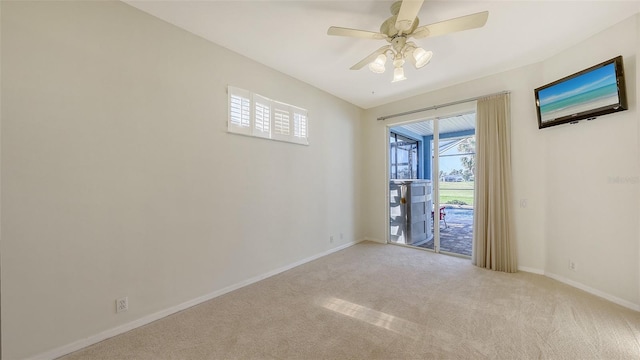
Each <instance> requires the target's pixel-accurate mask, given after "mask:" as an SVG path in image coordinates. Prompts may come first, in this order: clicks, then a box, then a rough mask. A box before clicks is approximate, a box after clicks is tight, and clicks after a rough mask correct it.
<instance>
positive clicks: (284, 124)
mask: <svg viewBox="0 0 640 360" xmlns="http://www.w3.org/2000/svg"><path fill="white" fill-rule="evenodd" d="M273 138H274V139H276V140H283V141H289V140H290V139H291V111H290V106H289V105H287V104H283V103H279V102H274V104H273Z"/></svg>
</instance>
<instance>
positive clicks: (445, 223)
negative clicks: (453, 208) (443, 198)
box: [431, 206, 447, 229]
mask: <svg viewBox="0 0 640 360" xmlns="http://www.w3.org/2000/svg"><path fill="white" fill-rule="evenodd" d="M446 216H447V213H445V212H444V206H440V220H442V221H444V228H445V229H446V228H447V219H445V217H446ZM431 219H433V211H432V212H431Z"/></svg>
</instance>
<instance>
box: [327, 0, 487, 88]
mask: <svg viewBox="0 0 640 360" xmlns="http://www.w3.org/2000/svg"><path fill="white" fill-rule="evenodd" d="M423 2H424V0H404V1H397V2H395V3H393V4H392V5H391V15H392V16H391V17H389V18H388V19H387V20H385V21H384V22H383V23H382V25H380V32H373V31H366V30H357V29H349V28H343V27H337V26H331V27H330V28H329V30H328V31H327V34H328V35H336V36H349V37H355V38H361V39H373V40H386V41H387V42H388V43H389V44H388V45H385V46H383V47H381V48H380V49H378V50H376V51H374V52H372V53H371V54H369V56H367V57H365V58H364V59H362V61H360V62H359V63H357V64H355V65H353V66H352V67H351V70H359V69H361V68H363V67H364V66H365V65H367V64H369V70H371V71H372V72H374V73H377V74H381V73H383V72H384V71H385V63H386V62H387V57H391V58H392V60H393V66H394V70H393V81H392V82H396V81H401V80H405V79H406V77H405V76H404V68H403V66H404V63H405V60H409V61H410V62H411V63H412V64H413V65H414V66H415V67H416V68H417V69H419V68H421V67H423V66H425V65H427V64H428V63H429V61H431V57H432V56H433V52H431V51H426V50H424V49H423V48H421V47H418V46H417V45H416V44H415V43H414V42H412V41H407V40H408V39H409V38H415V39H422V38H426V37H434V36H439V35H444V34H449V33H452V32H456V31H463V30H469V29H475V28H479V27H482V26H484V24H485V23H486V22H487V18H488V17H489V12H488V11H483V12H479V13H475V14H471V15H466V16H461V17H458V18H454V19H449V20H444V21H440V22H437V23H434V24H430V25H424V26H418V24H419V20H418V17H417V15H418V12H419V11H420V8H421V7H422V3H423Z"/></svg>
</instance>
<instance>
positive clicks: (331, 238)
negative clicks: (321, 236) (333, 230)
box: [329, 235, 333, 244]
mask: <svg viewBox="0 0 640 360" xmlns="http://www.w3.org/2000/svg"><path fill="white" fill-rule="evenodd" d="M329 242H330V243H332V244H333V235H331V236H329Z"/></svg>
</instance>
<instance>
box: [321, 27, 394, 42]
mask: <svg viewBox="0 0 640 360" xmlns="http://www.w3.org/2000/svg"><path fill="white" fill-rule="evenodd" d="M327 35H335V36H349V37H354V38H361V39H374V40H385V39H386V38H387V37H388V36H387V35H385V34H382V33H377V32H373V31H366V30H357V29H349V28H343V27H337V26H332V27H330V28H329V30H327Z"/></svg>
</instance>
